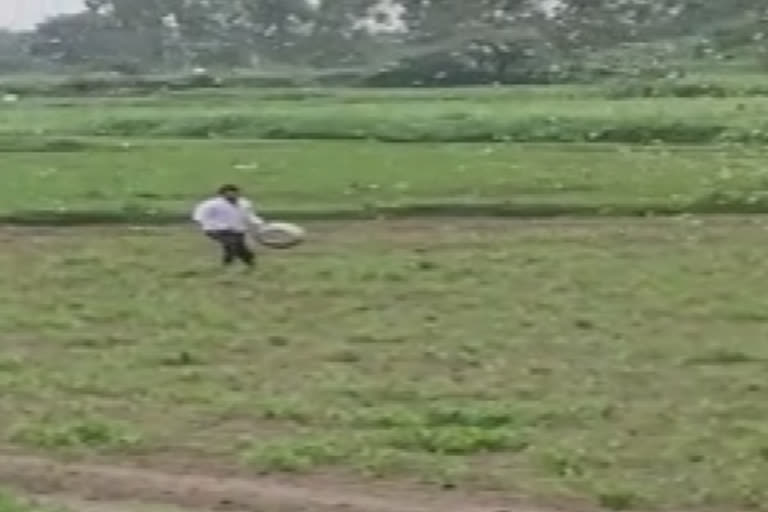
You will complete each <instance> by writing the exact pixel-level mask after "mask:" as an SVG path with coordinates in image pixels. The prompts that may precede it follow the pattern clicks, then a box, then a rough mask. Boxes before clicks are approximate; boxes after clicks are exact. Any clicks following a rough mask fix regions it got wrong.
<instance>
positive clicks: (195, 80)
mask: <svg viewBox="0 0 768 512" xmlns="http://www.w3.org/2000/svg"><path fill="white" fill-rule="evenodd" d="M526 76H528V75H526ZM754 78H755V77H752V76H750V77H745V80H743V81H741V82H740V81H738V80H734V79H731V78H729V79H728V80H717V79H712V78H702V79H696V78H693V79H683V80H674V79H660V80H619V81H612V82H609V83H603V85H602V86H601V87H600V92H599V95H600V96H602V97H603V98H605V99H623V98H661V97H678V98H695V97H710V98H724V97H763V96H768V82H762V81H761V80H755V79H754ZM758 78H759V77H758ZM461 83H462V84H464V85H491V84H492V83H493V82H492V80H491V79H490V78H488V77H483V76H475V77H471V80H469V81H466V80H465V81H464V82H461ZM520 83H525V84H527V85H532V84H533V85H540V86H541V87H546V86H551V85H556V84H564V83H584V82H583V81H578V80H577V82H573V80H571V81H570V82H569V81H568V80H567V79H565V78H562V77H561V79H557V77H555V76H553V75H540V76H539V75H530V76H529V78H528V79H527V80H526V81H524V82H520ZM450 85H451V83H450V82H449V81H448V82H447V81H445V80H442V81H441V80H435V81H431V82H430V81H424V80H418V81H409V80H403V79H402V77H400V76H399V75H397V74H395V72H394V71H392V70H380V71H373V72H370V71H368V70H333V71H323V72H307V73H298V74H297V73H290V74H289V73H285V74H279V73H262V74H256V73H254V74H239V75H238V74H230V75H221V76H218V75H213V74H208V73H202V74H201V73H191V74H181V75H175V76H125V75H117V74H115V75H104V74H101V75H85V76H77V77H63V78H62V77H48V78H45V79H43V78H39V77H38V78H26V79H25V78H5V79H0V93H6V94H18V95H22V96H48V97H57V96H64V97H67V96H69V97H72V96H75V97H80V96H114V95H147V94H153V93H158V92H164V91H188V90H198V89H203V90H205V89H231V88H253V89H263V88H285V89H290V88H306V87H361V88H382V87H383V88H414V87H415V88H418V87H438V86H442V87H450ZM496 85H498V84H496Z"/></svg>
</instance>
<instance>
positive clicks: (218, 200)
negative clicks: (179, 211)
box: [192, 197, 264, 233]
mask: <svg viewBox="0 0 768 512" xmlns="http://www.w3.org/2000/svg"><path fill="white" fill-rule="evenodd" d="M192 219H193V220H194V221H195V222H197V223H198V224H200V227H201V228H202V229H203V231H236V232H238V233H245V232H247V231H248V229H249V228H250V227H251V226H259V225H261V224H263V223H264V221H263V220H262V219H261V217H259V216H258V215H256V213H254V211H253V203H251V202H250V201H249V200H248V199H245V198H240V199H239V200H238V202H237V204H233V203H231V202H229V201H227V200H226V199H224V198H223V197H213V198H211V199H208V200H205V201H203V202H202V203H200V204H199V205H197V207H195V211H194V213H193V214H192Z"/></svg>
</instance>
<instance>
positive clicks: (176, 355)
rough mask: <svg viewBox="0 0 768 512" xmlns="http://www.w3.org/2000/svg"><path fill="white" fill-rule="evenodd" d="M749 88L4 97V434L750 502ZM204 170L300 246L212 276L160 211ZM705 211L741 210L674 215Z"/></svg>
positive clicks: (24, 441)
mask: <svg viewBox="0 0 768 512" xmlns="http://www.w3.org/2000/svg"><path fill="white" fill-rule="evenodd" d="M601 91H602V92H601ZM767 101H768V100H766V99H765V98H762V97H759V95H757V94H755V95H749V94H746V93H745V94H743V95H737V94H733V95H731V96H730V97H726V98H673V97H664V98H655V99H653V98H638V97H625V98H624V99H621V100H619V99H615V98H614V99H609V97H608V96H606V93H605V91H604V90H602V89H597V88H594V87H593V88H572V87H556V88H541V89H534V88H520V89H487V90H480V89H478V90H472V89H460V90H454V91H416V90H408V91H353V90H341V91H330V90H290V91H275V90H265V91H260V92H254V91H245V90H223V91H195V92H191V93H184V94H159V95H155V96H150V97H144V98H139V97H114V98H90V99H83V98H79V99H78V98H51V97H49V98H33V97H30V98H22V100H21V101H20V102H18V103H8V104H2V105H0V153H1V156H2V161H1V162H0V172H1V173H2V176H3V178H4V180H3V187H2V188H0V218H1V220H2V221H3V222H4V227H0V244H2V247H3V248H4V249H3V250H2V251H0V274H2V275H3V276H5V277H4V279H3V285H2V287H0V304H2V314H0V333H2V334H0V341H2V344H0V392H1V393H2V397H3V399H2V400H0V417H2V418H3V421H2V422H0V444H1V445H2V446H4V447H5V448H6V449H9V450H11V451H13V452H14V453H18V452H21V453H29V454H37V455H44V456H47V457H52V458H58V457H64V458H66V457H68V456H77V457H85V458H86V460H91V459H90V458H92V457H96V458H97V459H98V460H103V459H101V457H106V458H107V460H109V461H112V462H117V463H121V462H124V463H131V462H133V461H143V463H146V464H149V465H150V466H152V465H157V466H158V467H164V466H163V464H164V461H166V459H174V458H176V457H180V458H186V459H187V460H191V461H193V466H194V467H195V468H197V470H198V471H200V472H202V473H204V472H205V471H209V469H208V468H209V466H215V467H227V468H228V467H230V466H236V467H239V468H245V469H246V471H248V472H251V474H258V473H261V472H266V473H281V474H285V473H288V474H291V475H319V474H322V475H334V476H339V477H342V478H350V477H351V478H353V479H355V478H356V479H362V480H363V483H365V484H367V483H370V482H374V483H372V484H371V486H372V488H376V485H375V482H381V481H384V482H386V483H387V484H393V485H396V486H397V485H400V484H402V485H403V486H405V487H407V485H410V484H411V483H412V482H413V481H417V482H422V483H426V484H428V485H430V486H432V487H428V488H429V489H432V490H434V489H437V488H440V487H441V486H442V487H445V488H457V489H459V490H460V491H466V492H468V493H472V492H476V491H477V492H479V491H483V490H489V489H490V490H492V491H496V492H500V493H502V495H504V496H509V495H514V496H520V497H522V498H523V500H524V501H526V502H530V503H535V504H545V505H546V504H551V503H554V504H563V503H564V504H576V505H579V506H582V505H585V504H586V505H585V506H586V507H587V508H589V507H602V508H609V509H640V510H672V509H676V510H680V509H683V510H694V509H702V510H705V509H706V510H710V509H711V510H718V511H734V512H736V511H739V512H743V511H744V510H755V511H758V510H760V511H762V510H766V511H768V505H767V504H768V494H767V491H766V486H765V474H766V471H768V441H766V439H767V438H766V425H767V424H768V422H767V421H766V420H768V407H766V406H765V405H764V400H762V393H763V391H764V390H765V386H766V385H765V383H764V380H765V379H764V374H765V370H766V363H767V362H768V349H767V348H766V347H765V344H764V343H763V340H764V336H765V335H766V334H768V328H767V327H766V326H768V316H767V315H768V313H766V306H767V305H768V304H767V302H766V299H765V298H764V295H765V294H764V290H765V289H766V286H768V272H766V271H765V268H766V267H765V265H763V260H764V259H765V250H764V246H765V244H764V239H765V237H766V236H767V234H768V223H766V221H765V220H764V219H762V218H761V217H759V216H749V215H754V214H758V213H765V212H768V174H767V173H768V170H766V167H765V164H764V162H765V161H766V156H767V155H766V150H765V147H764V146H761V145H760V144H759V143H760V142H763V141H764V134H763V128H764V125H765V123H764V120H763V118H764V117H765V116H764V115H763V114H764V112H765V110H766V108H768V102H767ZM268 139H269V140H268ZM275 139H285V140H275ZM288 139H290V140H288ZM301 139H304V140H301ZM320 139H322V140H320ZM330 139H339V140H330ZM382 140H386V141H390V142H383V141H382ZM394 140H398V141H404V142H405V141H407V142H408V143H407V144H406V143H402V144H397V143H393V142H391V141H394ZM534 142H535V143H534ZM746 142H749V144H746ZM639 143H642V144H639ZM223 182H236V183H239V184H241V185H242V186H243V187H244V188H245V189H246V190H247V191H248V192H249V195H252V196H253V198H254V199H255V200H256V201H257V203H258V205H259V208H260V210H262V211H263V212H264V213H265V214H266V215H267V217H269V218H275V219H297V220H301V221H302V222H306V223H307V226H308V228H309V231H310V233H311V236H310V240H309V241H308V243H307V244H306V245H304V246H302V247H301V248H299V249H296V250H293V251H286V252H265V253H264V254H263V255H262V258H261V262H260V267H259V269H258V270H257V271H256V272H255V273H254V274H251V275H246V274H241V273H239V271H238V270H236V269H233V271H232V272H222V271H220V269H218V268H217V261H218V258H217V254H216V251H215V247H212V246H211V244H210V243H209V242H208V241H206V240H205V239H204V238H203V237H202V236H200V235H199V233H197V232H196V230H195V228H194V226H182V225H178V223H179V222H182V221H183V222H186V219H187V217H188V215H189V210H190V209H191V207H192V205H193V204H194V203H195V201H197V200H199V199H200V198H202V197H204V196H206V195H208V194H210V193H211V191H212V190H214V189H215V188H216V187H217V186H219V185H220V184H221V183H223ZM721 213H729V214H740V215H741V216H737V215H731V216H729V217H724V216H723V217H718V216H695V215H699V214H721ZM672 214H674V216H672ZM683 214H686V215H683ZM557 215H561V216H562V217H560V218H559V219H557V218H556V219H550V220H546V221H544V220H533V219H532V218H533V217H544V216H557ZM660 215H668V216H667V217H666V218H659V216H660ZM629 216H635V217H644V218H637V219H634V220H630V219H628V218H627V217H629ZM406 217H410V218H408V219H406ZM492 217H497V218H496V219H492ZM501 217H506V218H507V219H506V220H502V219H501ZM515 217H516V218H515ZM523 217H526V218H528V219H529V220H524V219H523ZM586 217H594V218H592V219H587V218H586ZM597 217H600V219H599V220H598V219H597ZM363 219H365V220H363ZM35 222H37V223H40V224H45V226H37V227H33V226H29V225H27V226H22V224H25V223H27V224H29V223H35ZM63 224H70V225H69V226H64V225H63ZM78 224H80V225H78ZM85 224H101V225H99V226H96V225H91V226H86V225H85ZM0 458H2V457H0ZM1 476H2V472H0V477H1ZM295 478H298V479H301V478H304V477H303V476H296V477H295ZM0 480H1V479H0ZM3 484H4V482H3V481H0V485H3ZM430 492H432V491H430ZM14 503H15V502H12V501H9V500H7V504H6V502H4V501H2V500H0V512H18V510H17V509H16V508H13V507H16V505H15V504H14ZM3 507H5V508H3ZM6 509H8V510H6Z"/></svg>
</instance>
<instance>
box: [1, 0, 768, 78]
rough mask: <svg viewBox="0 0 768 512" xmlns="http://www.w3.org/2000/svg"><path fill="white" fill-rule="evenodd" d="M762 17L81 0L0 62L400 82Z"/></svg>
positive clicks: (20, 38)
mask: <svg viewBox="0 0 768 512" xmlns="http://www.w3.org/2000/svg"><path fill="white" fill-rule="evenodd" d="M766 20H768V5H765V2H764V0H728V2H723V1H722V0H472V1H467V0H86V9H85V10H84V11H83V12H81V13H78V14H69V15H62V16H58V17H54V18H51V19H48V20H46V21H44V22H43V23H41V24H39V25H38V26H37V27H36V28H35V29H34V30H32V31H29V32H26V33H11V32H0V72H6V73H7V72H13V71H19V70H24V69H29V68H31V67H35V66H38V67H47V68H50V69H82V70H99V71H114V72H119V73H125V74H142V73H150V72H159V71H174V70H180V69H190V68H193V67H204V68H216V69H251V70H253V69H258V70H265V69H273V70H274V69H367V70H371V72H373V73H375V74H376V76H377V77H378V79H379V80H380V81H381V82H382V83H383V84H387V83H391V84H392V85H399V84H402V85H408V84H413V83H423V84H427V85H429V84H431V83H436V84H439V83H487V82H489V81H492V82H499V83H511V82H525V81H528V82H537V81H546V80H553V79H557V77H562V76H567V75H572V74H578V73H601V72H604V73H610V72H616V70H617V69H619V68H621V67H622V66H624V67H630V68H636V69H652V68H653V67H654V66H659V65H660V62H662V61H664V57H665V56H670V55H677V56H682V55H685V56H690V55H699V56H706V55H719V54H724V55H726V56H727V55H728V53H727V52H728V51H730V49H733V48H739V49H741V50H743V51H744V52H745V53H746V54H749V55H753V56H760V55H762V52H764V39H765V38H764V32H763V30H764V28H765V23H766ZM628 56H630V57H631V58H628ZM629 71H631V70H629Z"/></svg>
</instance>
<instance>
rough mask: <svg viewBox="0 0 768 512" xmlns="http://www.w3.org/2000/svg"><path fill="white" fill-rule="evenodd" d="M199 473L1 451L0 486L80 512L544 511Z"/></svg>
mask: <svg viewBox="0 0 768 512" xmlns="http://www.w3.org/2000/svg"><path fill="white" fill-rule="evenodd" d="M200 471H201V472H200V473H193V472H191V469H187V470H186V471H185V472H184V473H175V472H166V471H160V470H155V469H145V468H138V467H130V466H117V465H107V464H90V463H64V462H58V461H51V460H47V459H44V458H37V457H28V456H19V455H0V486H5V487H10V488H13V489H16V490H19V491H21V492H24V493H27V494H30V495H37V496H50V497H51V498H50V500H52V501H53V502H55V503H58V504H61V505H64V506H67V505H70V507H69V508H71V509H73V510H75V511H76V512H78V511H80V510H83V511H87V512H97V511H98V512H100V511H104V512H127V511H130V510H147V509H148V508H156V507H157V506H162V505H168V506H175V507H181V508H183V509H192V510H225V511H240V512H251V511H253V512H300V511H301V512H342V511H343V512H542V511H541V510H537V511H534V510H532V509H525V508H521V507H519V506H517V505H516V504H515V503H514V502H513V500H510V502H509V503H505V500H503V499H499V498H495V497H494V498H493V499H491V498H479V497H470V496H463V495H461V494H459V493H456V492H450V493H444V494H442V493H437V492H436V493H435V494H434V495H429V494H428V493H423V492H420V491H419V492H417V491H412V490H406V489H403V490H402V491H397V490H395V489H392V488H387V489H373V488H370V487H363V486H359V485H358V486H353V485H347V484H338V485H332V484H331V483H330V479H324V478H316V479H315V478H310V477H307V478H304V479H301V480H295V481H288V480H282V479H278V478H272V477H264V478H240V477H229V476H217V475H216V474H209V473H205V472H204V467H201V468H200ZM57 496H58V497H59V498H57ZM65 497H67V498H65ZM77 503H79V504H80V505H77ZM121 503H122V505H119V504H121ZM86 504H87V505H86ZM130 504H138V505H136V506H131V505H130Z"/></svg>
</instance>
